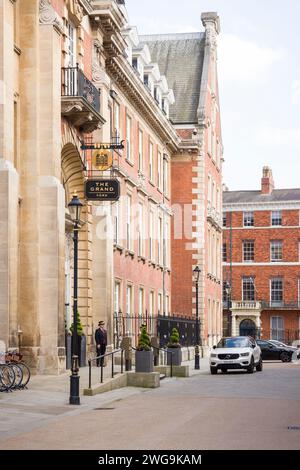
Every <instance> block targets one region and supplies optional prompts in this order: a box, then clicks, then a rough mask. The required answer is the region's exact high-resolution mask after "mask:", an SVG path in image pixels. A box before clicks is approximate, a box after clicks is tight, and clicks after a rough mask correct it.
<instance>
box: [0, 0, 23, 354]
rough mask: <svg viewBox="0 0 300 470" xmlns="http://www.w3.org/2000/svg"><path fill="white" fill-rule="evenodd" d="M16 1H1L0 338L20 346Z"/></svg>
mask: <svg viewBox="0 0 300 470" xmlns="http://www.w3.org/2000/svg"><path fill="white" fill-rule="evenodd" d="M13 25H14V22H13V4H12V3H11V2H10V1H8V0H5V1H1V2H0V292H1V295H0V340H2V341H5V345H6V347H9V346H11V347H16V346H17V345H18V343H17V328H18V319H17V312H18V300H17V295H18V200H19V176H18V172H17V170H16V168H15V167H14V153H15V149H14V137H15V136H14V92H15V91H17V84H16V83H15V79H14V75H15V70H16V69H17V67H16V56H15V55H14V27H13Z"/></svg>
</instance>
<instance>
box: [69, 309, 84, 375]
mask: <svg viewBox="0 0 300 470" xmlns="http://www.w3.org/2000/svg"><path fill="white" fill-rule="evenodd" d="M70 331H71V333H72V335H73V331H74V323H72V325H71V326H70ZM77 338H78V343H77V351H78V360H79V367H85V366H86V338H85V335H84V333H83V327H82V324H81V320H80V315H79V312H78V311H77ZM72 355H73V341H72Z"/></svg>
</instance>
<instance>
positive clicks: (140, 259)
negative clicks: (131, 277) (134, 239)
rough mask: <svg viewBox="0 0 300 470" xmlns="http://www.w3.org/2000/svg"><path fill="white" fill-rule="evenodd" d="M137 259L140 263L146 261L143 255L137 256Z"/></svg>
mask: <svg viewBox="0 0 300 470" xmlns="http://www.w3.org/2000/svg"><path fill="white" fill-rule="evenodd" d="M138 261H141V262H142V263H144V264H145V263H146V258H145V257H144V256H138Z"/></svg>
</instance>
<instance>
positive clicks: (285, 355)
mask: <svg viewBox="0 0 300 470" xmlns="http://www.w3.org/2000/svg"><path fill="white" fill-rule="evenodd" d="M280 360H281V361H282V362H290V361H291V358H290V354H288V353H287V352H282V353H281V354H280Z"/></svg>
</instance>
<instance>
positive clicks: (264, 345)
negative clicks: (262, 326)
mask: <svg viewBox="0 0 300 470" xmlns="http://www.w3.org/2000/svg"><path fill="white" fill-rule="evenodd" d="M256 342H257V344H258V346H259V347H260V349H261V354H262V359H263V361H276V360H280V361H282V362H291V360H292V356H293V352H294V350H293V349H292V348H290V347H287V346H279V345H277V344H274V343H271V342H270V341H263V340H261V339H258V340H257V341H256Z"/></svg>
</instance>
